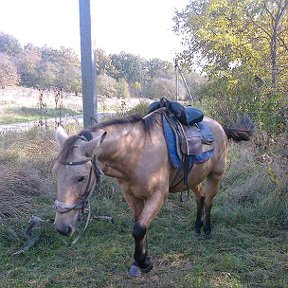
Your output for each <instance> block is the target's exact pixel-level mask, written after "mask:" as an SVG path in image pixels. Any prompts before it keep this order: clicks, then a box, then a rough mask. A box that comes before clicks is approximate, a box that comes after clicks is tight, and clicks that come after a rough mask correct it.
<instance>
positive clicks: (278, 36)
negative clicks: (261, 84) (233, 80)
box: [174, 0, 288, 84]
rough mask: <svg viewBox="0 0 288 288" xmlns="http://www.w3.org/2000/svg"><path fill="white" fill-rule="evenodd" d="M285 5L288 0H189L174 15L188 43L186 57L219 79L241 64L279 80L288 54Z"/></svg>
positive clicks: (184, 55)
mask: <svg viewBox="0 0 288 288" xmlns="http://www.w3.org/2000/svg"><path fill="white" fill-rule="evenodd" d="M287 6H288V0H243V1H238V0H222V1H218V0H202V1H198V0H192V1H190V3H189V5H187V7H186V9H185V10H184V11H182V12H178V13H177V14H176V16H175V17H174V21H175V27H174V29H175V31H176V32H177V33H178V34H179V35H182V37H183V41H184V42H185V43H186V47H187V49H186V50H185V51H183V53H182V55H181V57H182V60H184V62H186V64H188V65H193V64H194V65H195V64H196V65H201V66H202V67H203V68H204V70H205V71H206V72H207V73H208V74H209V75H210V76H216V77H218V76H223V75H225V74H227V73H229V71H232V70H233V68H235V67H236V68H237V66H238V67H239V66H241V68H242V69H245V70H246V71H247V72H249V73H253V74H254V75H257V76H258V77H265V78H266V80H269V81H271V82H272V83H273V84H276V82H277V81H278V79H279V78H282V77H284V73H285V71H286V69H282V70H281V71H280V69H279V67H280V66H281V65H283V64H284V63H287V58H288V55H287V53H288V50H287V47H288V37H287V34H288V20H287V17H288V16H287ZM197 58H198V59H201V58H202V59H201V60H200V61H199V60H198V61H197ZM203 59H204V61H203ZM284 60H285V61H284ZM280 63H281V64H280ZM279 65H280V66H279ZM285 68H286V66H285ZM267 70H268V72H269V73H268V74H267ZM281 73H282V74H281ZM267 75H270V77H269V78H268V77H267ZM282 80H283V79H282Z"/></svg>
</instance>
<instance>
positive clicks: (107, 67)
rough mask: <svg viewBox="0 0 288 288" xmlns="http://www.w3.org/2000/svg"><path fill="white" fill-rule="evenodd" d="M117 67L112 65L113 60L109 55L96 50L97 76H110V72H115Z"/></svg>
mask: <svg viewBox="0 0 288 288" xmlns="http://www.w3.org/2000/svg"><path fill="white" fill-rule="evenodd" d="M113 69H115V67H113V65H112V60H111V58H110V56H109V55H107V54H106V53H105V51H104V50H102V49H99V48H97V49H96V73H97V75H104V74H106V75H108V73H109V72H112V73H113V72H115V71H113Z"/></svg>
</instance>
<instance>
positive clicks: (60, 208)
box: [54, 156, 104, 214]
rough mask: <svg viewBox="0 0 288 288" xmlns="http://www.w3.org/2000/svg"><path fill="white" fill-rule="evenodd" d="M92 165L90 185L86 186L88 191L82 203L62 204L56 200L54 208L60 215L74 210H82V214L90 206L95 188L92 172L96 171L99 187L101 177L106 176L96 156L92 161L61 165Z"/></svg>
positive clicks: (84, 194)
mask: <svg viewBox="0 0 288 288" xmlns="http://www.w3.org/2000/svg"><path fill="white" fill-rule="evenodd" d="M90 161H91V163H92V167H91V170H90V172H89V178H88V183H87V186H86V189H85V191H84V193H83V195H82V196H81V199H80V201H78V202H77V203H75V204H66V203H64V202H60V201H59V200H58V199H56V200H55V202H54V207H55V209H56V211H57V212H58V213H60V214H66V213H68V212H70V211H72V210H77V209H81V210H82V213H83V211H84V209H85V208H86V207H87V205H89V196H90V195H91V193H92V191H93V189H92V188H93V186H94V184H93V185H92V186H91V179H92V172H93V171H94V174H95V181H96V185H97V186H99V185H100V184H101V176H102V175H103V174H104V173H103V171H102V170H101V168H100V167H99V164H98V161H97V159H96V156H94V157H93V158H92V159H86V160H81V161H69V162H61V163H60V164H63V165H66V166H68V167H69V166H78V165H83V164H85V163H88V162H90Z"/></svg>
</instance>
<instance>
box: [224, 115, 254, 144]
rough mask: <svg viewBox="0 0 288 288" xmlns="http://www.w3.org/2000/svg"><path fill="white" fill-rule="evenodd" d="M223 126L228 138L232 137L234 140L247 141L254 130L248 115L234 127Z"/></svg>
mask: <svg viewBox="0 0 288 288" xmlns="http://www.w3.org/2000/svg"><path fill="white" fill-rule="evenodd" d="M223 128H224V131H225V133H226V135H227V137H228V139H233V140H234V141H236V142H240V141H248V140H250V139H251V137H252V136H253V134H254V132H255V125H254V123H253V121H252V120H251V119H250V118H249V117H247V116H246V117H244V118H242V120H241V123H240V124H239V125H237V126H236V127H235V128H225V127H223Z"/></svg>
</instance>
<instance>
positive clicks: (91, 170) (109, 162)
mask: <svg viewBox="0 0 288 288" xmlns="http://www.w3.org/2000/svg"><path fill="white" fill-rule="evenodd" d="M164 113H165V109H164V108H162V109H159V110H156V111H154V112H152V113H150V114H148V115H146V116H140V115H132V116H128V117H126V118H119V119H110V120H106V121H103V122H99V123H96V124H95V125H94V126H91V127H88V128H86V129H84V130H82V131H81V132H80V133H79V134H78V135H73V136H70V137H69V136H68V135H67V133H66V132H65V130H64V129H63V128H62V127H58V128H57V130H56V133H55V136H56V142H57V143H58V145H59V147H60V152H59V154H58V156H57V159H56V162H55V164H54V166H53V171H54V173H55V175H56V180H57V189H58V198H57V200H56V201H55V206H56V217H55V223H54V225H55V228H56V230H57V231H58V232H59V233H61V234H63V235H66V236H70V235H72V234H73V233H74V232H75V231H76V228H77V223H78V221H79V218H80V215H81V211H82V212H83V209H84V207H85V206H86V205H87V201H88V198H89V196H90V195H91V193H92V191H93V189H94V187H95V185H96V183H98V182H99V181H98V180H99V177H100V176H101V173H104V174H105V175H107V176H110V177H114V178H116V179H117V180H118V183H119V185H120V187H121V188H122V190H123V192H124V197H125V199H126V201H127V203H128V206H129V208H130V210H131V212H132V215H133V218H134V224H133V231H132V234H133V237H134V240H135V249H134V261H133V263H132V265H131V266H130V270H129V275H130V276H132V277H134V276H135V277H137V276H141V275H142V274H143V273H148V272H149V271H150V270H151V269H152V268H153V260H152V257H151V256H149V255H148V245H147V231H148V227H149V225H150V224H151V222H152V220H153V218H154V217H155V216H156V215H157V214H158V213H159V211H160V209H161V207H162V206H163V204H164V203H165V200H166V199H167V197H168V194H169V193H176V192H179V191H182V190H183V188H184V186H183V185H184V184H183V183H182V181H180V182H179V183H178V184H177V185H176V186H175V185H174V186H173V187H172V185H171V183H172V179H173V177H174V176H175V173H176V169H175V168H174V167H172V166H171V163H170V161H169V157H168V154H167V146H166V143H165V138H164V135H163V129H162V128H163V127H162V126H163V115H164ZM250 121H251V120H250ZM202 122H203V123H205V124H206V125H208V126H209V127H210V128H211V130H212V132H213V134H214V136H215V143H214V145H215V146H214V151H213V156H212V157H211V158H210V159H209V160H207V161H206V162H204V163H201V164H194V165H193V167H192V169H191V170H190V171H189V175H188V186H189V188H190V189H191V190H192V191H193V192H194V194H195V198H196V204H197V211H196V220H195V226H194V229H195V231H196V232H197V233H201V229H202V228H201V227H203V229H204V233H205V234H206V235H209V234H210V232H211V224H210V212H211V207H212V204H213V198H214V196H215V195H216V194H217V192H218V188H219V183H220V180H221V179H222V177H223V175H224V172H225V168H226V157H227V149H228V139H230V138H231V139H233V140H235V141H237V142H239V141H242V140H246V141H247V140H249V139H250V138H251V136H252V134H253V131H252V130H253V129H252V128H251V127H252V126H253V125H252V124H253V122H252V121H251V122H250V123H249V121H246V123H243V125H242V127H239V126H238V127H237V128H225V127H222V125H220V124H219V123H218V122H217V121H215V120H213V119H211V118H209V117H204V120H203V121H202ZM251 123H252V124H251ZM204 180H206V183H207V184H206V185H205V189H204V188H203V187H202V185H201V183H202V182H203V181H204Z"/></svg>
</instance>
